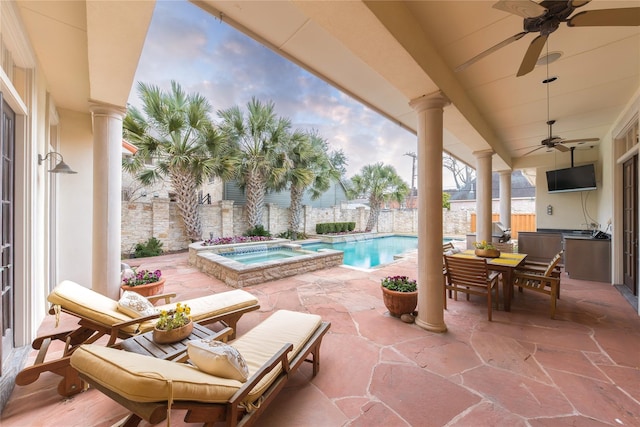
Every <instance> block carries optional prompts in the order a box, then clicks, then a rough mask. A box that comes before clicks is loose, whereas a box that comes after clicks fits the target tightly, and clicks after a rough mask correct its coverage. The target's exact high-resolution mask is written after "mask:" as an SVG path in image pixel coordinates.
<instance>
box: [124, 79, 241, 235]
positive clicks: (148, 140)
mask: <svg viewBox="0 0 640 427" xmlns="http://www.w3.org/2000/svg"><path fill="white" fill-rule="evenodd" d="M138 94H139V96H140V99H141V100H142V104H143V107H142V110H143V112H141V111H140V110H138V109H137V108H136V107H133V106H131V107H129V108H128V110H127V115H126V116H125V118H124V121H123V134H124V138H125V139H127V140H128V141H130V142H131V143H133V144H135V145H136V146H137V147H138V151H137V152H136V154H135V155H134V156H133V158H131V159H127V160H125V161H124V162H123V169H124V170H126V171H128V172H131V173H133V174H134V175H135V177H136V179H137V180H139V181H140V182H141V183H143V184H145V185H148V184H151V183H153V182H155V181H157V180H160V179H165V178H168V179H169V180H170V182H171V186H172V187H173V189H174V191H175V192H176V201H177V206H178V211H179V212H180V216H181V218H182V220H183V222H184V225H185V228H186V233H187V236H188V237H189V238H190V239H191V240H192V241H196V240H200V239H201V238H202V225H201V220H200V215H199V211H198V195H197V189H198V187H200V186H201V185H202V184H203V182H204V181H205V179H208V178H209V177H211V176H218V177H221V178H223V179H231V178H233V176H234V172H235V168H236V165H237V159H236V157H235V154H234V150H233V149H234V147H233V145H229V144H226V143H225V141H224V140H223V138H222V135H221V134H220V133H219V131H218V130H217V129H216V127H215V126H214V124H213V122H212V121H211V118H210V114H211V105H210V104H209V102H208V101H207V100H206V98H204V97H203V96H201V95H199V94H197V93H193V94H186V93H185V92H184V91H183V90H182V88H181V87H180V85H179V84H178V83H177V82H175V81H172V82H171V89H170V90H169V91H166V92H165V91H162V90H161V89H160V88H159V87H158V86H155V85H148V84H145V83H142V82H141V83H139V84H138ZM150 160H153V164H152V165H151V166H150V165H149V164H148V163H149V161H150Z"/></svg>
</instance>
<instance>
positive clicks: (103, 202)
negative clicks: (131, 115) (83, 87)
mask: <svg viewBox="0 0 640 427" xmlns="http://www.w3.org/2000/svg"><path fill="white" fill-rule="evenodd" d="M91 112H92V113H93V235H92V243H93V257H92V260H93V268H92V276H93V279H92V283H91V287H92V289H93V290H94V291H96V292H99V293H101V294H103V295H106V296H108V297H109V298H113V299H116V300H117V299H118V298H119V293H120V239H121V236H120V223H121V215H122V213H121V205H122V203H121V199H120V198H121V195H120V193H121V191H122V118H123V117H124V114H125V109H124V108H119V107H116V106H114V105H108V104H103V103H92V104H91Z"/></svg>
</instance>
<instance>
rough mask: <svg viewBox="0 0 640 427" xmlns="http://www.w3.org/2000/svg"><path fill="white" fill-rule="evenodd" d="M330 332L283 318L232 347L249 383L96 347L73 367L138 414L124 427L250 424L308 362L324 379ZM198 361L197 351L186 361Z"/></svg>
mask: <svg viewBox="0 0 640 427" xmlns="http://www.w3.org/2000/svg"><path fill="white" fill-rule="evenodd" d="M330 326H331V324H330V323H328V322H323V321H322V320H321V318H320V316H317V315H314V314H307V313H299V312H293V311H287V310H280V311H277V312H275V313H274V314H273V315H271V316H270V317H269V318H267V319H266V320H264V321H263V322H262V323H260V324H259V325H257V326H256V327H255V328H253V329H252V330H251V331H249V332H247V333H246V334H245V335H243V336H241V337H240V338H238V339H236V340H235V341H233V342H231V346H232V347H233V348H234V349H235V350H234V351H237V352H239V354H240V355H241V356H242V358H243V359H244V360H245V361H246V366H247V367H248V375H247V376H248V379H247V381H246V382H244V383H243V382H241V381H240V380H238V379H229V378H230V377H229V376H228V375H224V374H225V373H226V372H222V371H216V372H215V373H213V372H209V371H208V370H207V369H206V368H205V366H203V363H210V362H209V361H208V360H205V362H203V361H202V360H201V359H200V360H196V361H195V365H197V366H194V365H192V364H189V363H181V362H177V361H168V360H162V359H155V358H153V357H151V356H146V355H141V354H135V353H130V352H127V351H124V350H118V349H116V348H109V347H104V346H97V345H94V344H89V345H82V346H80V347H79V348H78V350H76V351H75V352H74V353H73V355H72V356H71V366H72V367H73V368H74V369H76V370H77V371H78V373H79V375H80V378H82V379H83V380H85V381H86V382H87V383H88V384H90V386H91V387H94V388H96V389H98V390H100V391H101V392H103V393H104V394H106V395H107V396H109V397H110V398H111V399H113V400H115V401H116V402H118V403H119V404H121V405H123V406H124V407H126V408H127V409H128V410H130V411H131V412H132V414H130V415H129V417H128V418H127V419H126V420H125V421H124V424H122V425H126V426H137V425H138V424H139V423H140V421H142V420H143V419H144V420H145V421H147V422H149V423H151V424H157V423H159V422H161V421H163V420H165V419H170V418H171V411H172V410H186V411H187V412H186V414H185V417H184V421H185V422H187V423H204V425H213V424H214V423H216V422H220V421H221V422H225V423H226V425H227V426H236V425H242V426H248V425H251V424H253V423H254V422H255V421H256V419H257V417H258V416H259V415H260V414H261V413H262V412H263V411H264V409H265V408H266V407H267V406H268V405H269V403H270V402H271V401H272V400H273V399H274V398H275V397H276V396H277V394H278V392H279V391H280V390H281V389H282V388H283V387H284V385H285V383H286V382H287V380H288V379H289V377H290V376H291V375H292V374H293V373H294V372H295V371H296V370H297V369H298V368H299V367H300V366H301V365H302V362H304V361H307V362H310V363H312V364H313V371H312V375H313V376H315V375H316V374H317V373H318V371H319V369H320V345H321V343H322V338H323V337H324V335H325V334H326V332H327V331H328V330H329V328H330ZM221 333H223V332H221ZM193 356H194V355H193V354H192V353H191V350H189V353H188V355H187V356H186V357H184V358H182V359H183V361H184V359H186V358H187V357H191V358H192V357H193ZM309 356H310V359H308V357H309ZM202 369H204V370H202ZM205 370H207V372H209V373H207V372H205Z"/></svg>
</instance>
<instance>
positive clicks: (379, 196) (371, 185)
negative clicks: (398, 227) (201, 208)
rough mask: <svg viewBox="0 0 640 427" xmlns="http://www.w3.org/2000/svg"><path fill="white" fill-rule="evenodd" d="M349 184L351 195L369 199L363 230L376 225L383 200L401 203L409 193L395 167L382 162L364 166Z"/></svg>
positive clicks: (371, 228) (368, 229) (370, 228)
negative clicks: (367, 214)
mask: <svg viewBox="0 0 640 427" xmlns="http://www.w3.org/2000/svg"><path fill="white" fill-rule="evenodd" d="M351 185H352V187H351V188H350V191H349V192H350V193H351V196H353V197H366V198H368V199H369V207H370V209H371V210H370V213H369V220H368V221H367V226H366V228H365V231H371V230H373V228H374V227H375V226H376V224H377V223H378V216H379V215H380V209H382V206H383V205H384V203H385V202H389V201H391V200H395V201H397V202H398V203H401V202H402V201H403V200H404V199H405V197H407V195H408V194H409V185H408V184H407V183H406V182H404V181H403V180H402V178H400V176H399V175H398V174H397V173H396V170H395V168H394V167H393V166H391V165H384V164H383V163H376V164H373V165H366V166H364V167H363V168H362V169H360V173H359V174H357V175H355V176H354V177H352V178H351Z"/></svg>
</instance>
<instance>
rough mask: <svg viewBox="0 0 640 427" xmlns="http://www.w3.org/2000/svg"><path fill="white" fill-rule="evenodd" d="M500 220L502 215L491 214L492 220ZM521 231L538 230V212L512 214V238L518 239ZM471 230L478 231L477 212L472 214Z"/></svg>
mask: <svg viewBox="0 0 640 427" xmlns="http://www.w3.org/2000/svg"><path fill="white" fill-rule="evenodd" d="M496 221H500V215H499V214H497V213H494V214H492V215H491V222H496ZM520 231H536V214H530V213H527V214H511V238H512V239H514V240H515V239H517V238H518V232H520ZM471 232H472V233H475V232H476V214H475V213H472V214H471Z"/></svg>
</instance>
